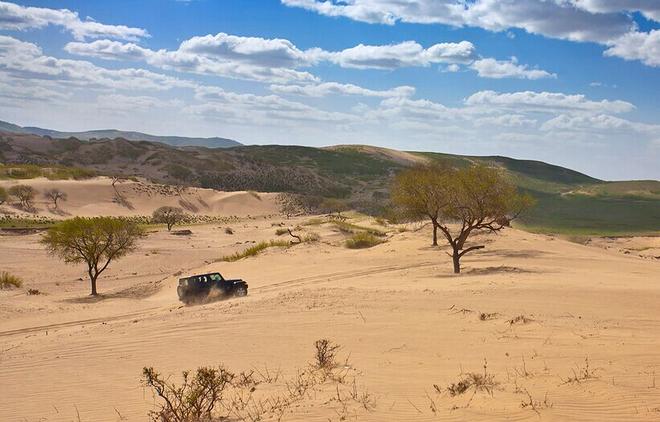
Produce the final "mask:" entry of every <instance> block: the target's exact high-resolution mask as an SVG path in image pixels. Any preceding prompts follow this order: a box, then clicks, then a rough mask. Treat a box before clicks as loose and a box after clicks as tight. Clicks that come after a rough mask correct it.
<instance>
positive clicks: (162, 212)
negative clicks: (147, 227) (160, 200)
mask: <svg viewBox="0 0 660 422" xmlns="http://www.w3.org/2000/svg"><path fill="white" fill-rule="evenodd" d="M184 217H185V213H184V212H183V210H182V209H181V208H179V207H160V208H158V209H157V210H156V211H154V213H153V215H152V216H151V219H152V221H153V222H154V223H158V224H166V225H167V231H170V230H172V227H174V225H175V224H179V223H180V222H181V221H182V220H183V219H184Z"/></svg>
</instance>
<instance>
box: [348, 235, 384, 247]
mask: <svg viewBox="0 0 660 422" xmlns="http://www.w3.org/2000/svg"><path fill="white" fill-rule="evenodd" d="M383 242H384V241H383V240H382V239H379V238H378V237H376V236H374V235H373V234H371V233H367V232H359V233H355V234H354V235H353V236H351V237H350V238H348V239H346V247H347V248H349V249H365V248H371V247H374V246H376V245H380V244H381V243H383Z"/></svg>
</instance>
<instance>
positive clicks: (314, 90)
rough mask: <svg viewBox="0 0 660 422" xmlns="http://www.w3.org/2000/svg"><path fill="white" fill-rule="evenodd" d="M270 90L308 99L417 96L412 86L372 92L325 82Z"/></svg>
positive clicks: (278, 86) (274, 86)
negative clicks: (330, 96)
mask: <svg viewBox="0 0 660 422" xmlns="http://www.w3.org/2000/svg"><path fill="white" fill-rule="evenodd" d="M270 90H271V91H273V92H276V93H279V94H292V95H301V96H307V97H326V96H328V95H332V94H338V95H361V96H364V97H382V98H388V97H411V96H413V95H414V94H415V88H414V87H412V86H398V87H396V88H392V89H388V90H372V89H367V88H363V87H360V86H357V85H353V84H341V83H337V82H324V83H320V84H316V85H311V84H310V85H271V86H270Z"/></svg>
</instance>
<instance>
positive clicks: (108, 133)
mask: <svg viewBox="0 0 660 422" xmlns="http://www.w3.org/2000/svg"><path fill="white" fill-rule="evenodd" d="M0 131H4V132H11V133H23V134H32V135H39V136H50V137H51V138H56V139H64V138H77V139H80V140H83V141H89V140H92V139H104V138H107V139H116V138H121V139H126V140H129V141H149V142H161V143H163V144H167V145H172V146H175V147H185V146H201V147H207V148H230V147H235V146H238V145H242V144H241V143H240V142H238V141H234V140H233V139H227V138H218V137H213V138H188V137H183V136H158V135H149V134H147V133H142V132H131V131H123V130H116V129H102V130H89V131H86V132H60V131H57V130H52V129H43V128H40V127H30V126H27V127H21V126H18V125H15V124H13V123H9V122H4V121H2V120H0Z"/></svg>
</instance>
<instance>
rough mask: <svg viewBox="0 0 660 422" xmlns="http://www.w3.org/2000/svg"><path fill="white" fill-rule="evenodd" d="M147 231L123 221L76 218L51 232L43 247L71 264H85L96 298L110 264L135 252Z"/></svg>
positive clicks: (47, 234)
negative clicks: (102, 274)
mask: <svg viewBox="0 0 660 422" xmlns="http://www.w3.org/2000/svg"><path fill="white" fill-rule="evenodd" d="M142 236H144V231H143V230H142V229H141V228H140V227H139V226H138V225H137V224H135V223H133V222H130V221H128V220H125V219H121V218H113V217H95V218H83V217H76V218H73V219H70V220H66V221H63V222H62V223H59V224H57V225H56V226H55V227H53V228H51V229H50V230H48V232H47V233H46V235H45V236H44V237H43V238H42V240H41V243H42V244H43V245H44V246H45V247H46V249H47V250H48V252H50V253H51V254H53V255H55V256H58V257H60V258H62V259H63V260H64V262H66V263H68V264H78V263H85V264H86V265H87V274H88V275H89V280H90V283H91V287H92V292H91V294H92V296H96V295H97V294H98V293H97V291H96V281H97V279H98V277H99V275H101V273H102V272H103V271H105V270H106V269H107V268H108V265H110V262H112V261H113V260H117V259H119V258H122V257H124V256H126V255H128V254H129V253H131V252H133V251H134V250H135V249H136V247H137V241H138V239H140V238H141V237H142Z"/></svg>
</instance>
